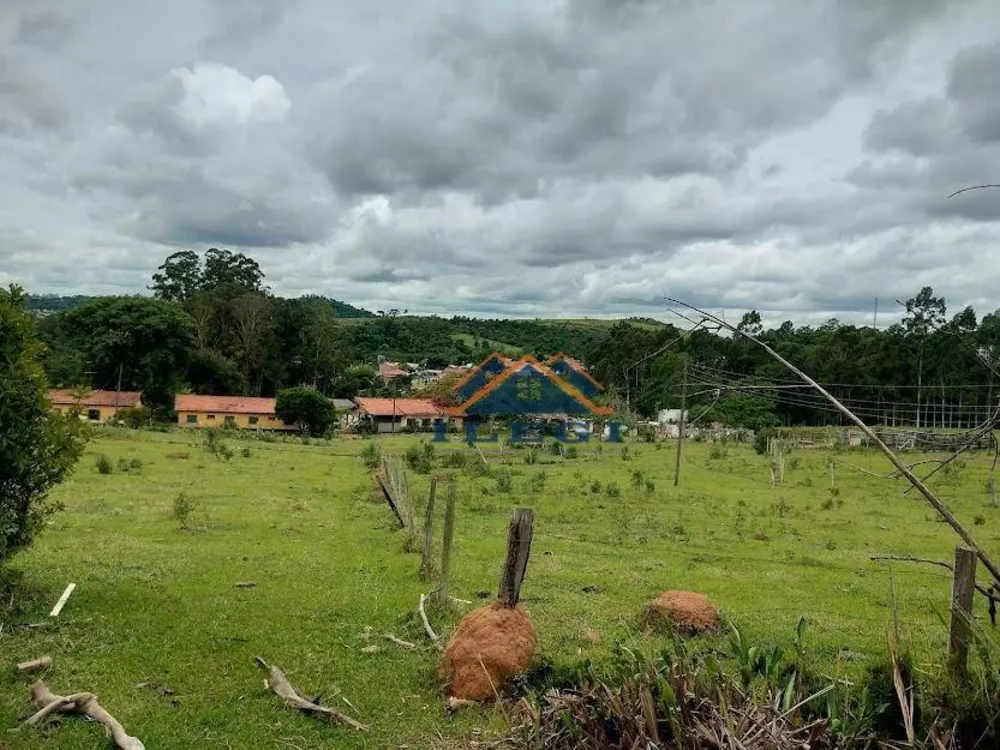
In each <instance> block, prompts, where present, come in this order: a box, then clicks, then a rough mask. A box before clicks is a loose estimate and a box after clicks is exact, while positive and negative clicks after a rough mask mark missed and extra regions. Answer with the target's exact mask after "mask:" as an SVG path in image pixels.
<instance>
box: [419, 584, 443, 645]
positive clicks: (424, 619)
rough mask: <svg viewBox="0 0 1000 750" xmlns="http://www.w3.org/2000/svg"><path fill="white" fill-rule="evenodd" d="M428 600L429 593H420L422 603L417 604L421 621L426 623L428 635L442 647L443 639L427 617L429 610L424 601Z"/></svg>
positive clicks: (425, 630)
mask: <svg viewBox="0 0 1000 750" xmlns="http://www.w3.org/2000/svg"><path fill="white" fill-rule="evenodd" d="M426 601H427V595H426V594H421V595H420V603H419V604H418V605H417V612H419V613H420V621H421V622H422V623H423V624H424V632H425V633H427V637H428V638H430V639H431V640H432V641H434V644H435V645H436V646H437V647H438V648H441V641H440V640H439V639H438V634H437V633H435V632H434V628H432V627H431V621H430V620H428V619H427V610H425V609H424V602H426Z"/></svg>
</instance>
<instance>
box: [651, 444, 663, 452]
mask: <svg viewBox="0 0 1000 750" xmlns="http://www.w3.org/2000/svg"><path fill="white" fill-rule="evenodd" d="M653 450H654V451H662V450H663V443H653Z"/></svg>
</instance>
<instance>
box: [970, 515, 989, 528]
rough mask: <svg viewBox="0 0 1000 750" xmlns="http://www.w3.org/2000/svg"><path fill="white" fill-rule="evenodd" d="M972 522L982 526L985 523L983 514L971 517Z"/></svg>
mask: <svg viewBox="0 0 1000 750" xmlns="http://www.w3.org/2000/svg"><path fill="white" fill-rule="evenodd" d="M972 522H973V523H974V524H975V525H976V526H983V525H985V524H986V518H985V517H984V516H976V517H975V518H973V519H972Z"/></svg>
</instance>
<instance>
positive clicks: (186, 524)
mask: <svg viewBox="0 0 1000 750" xmlns="http://www.w3.org/2000/svg"><path fill="white" fill-rule="evenodd" d="M196 507H197V504H196V503H195V501H194V500H192V499H191V498H190V497H188V494H187V493H186V492H184V491H183V490H182V491H181V492H180V493H178V495H177V497H175V498H174V509H173V515H174V518H175V519H176V520H177V522H178V523H179V524H180V525H181V528H182V529H185V530H187V529H190V528H191V517H192V516H193V515H194V510H195V508H196Z"/></svg>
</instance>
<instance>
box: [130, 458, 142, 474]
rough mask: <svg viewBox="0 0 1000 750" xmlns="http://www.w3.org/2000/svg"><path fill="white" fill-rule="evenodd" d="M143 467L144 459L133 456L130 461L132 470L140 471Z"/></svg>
mask: <svg viewBox="0 0 1000 750" xmlns="http://www.w3.org/2000/svg"><path fill="white" fill-rule="evenodd" d="M142 466H143V464H142V459H141V458H139V457H138V456H132V458H131V459H129V462H128V467H129V468H130V469H132V471H139V470H140V469H142Z"/></svg>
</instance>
